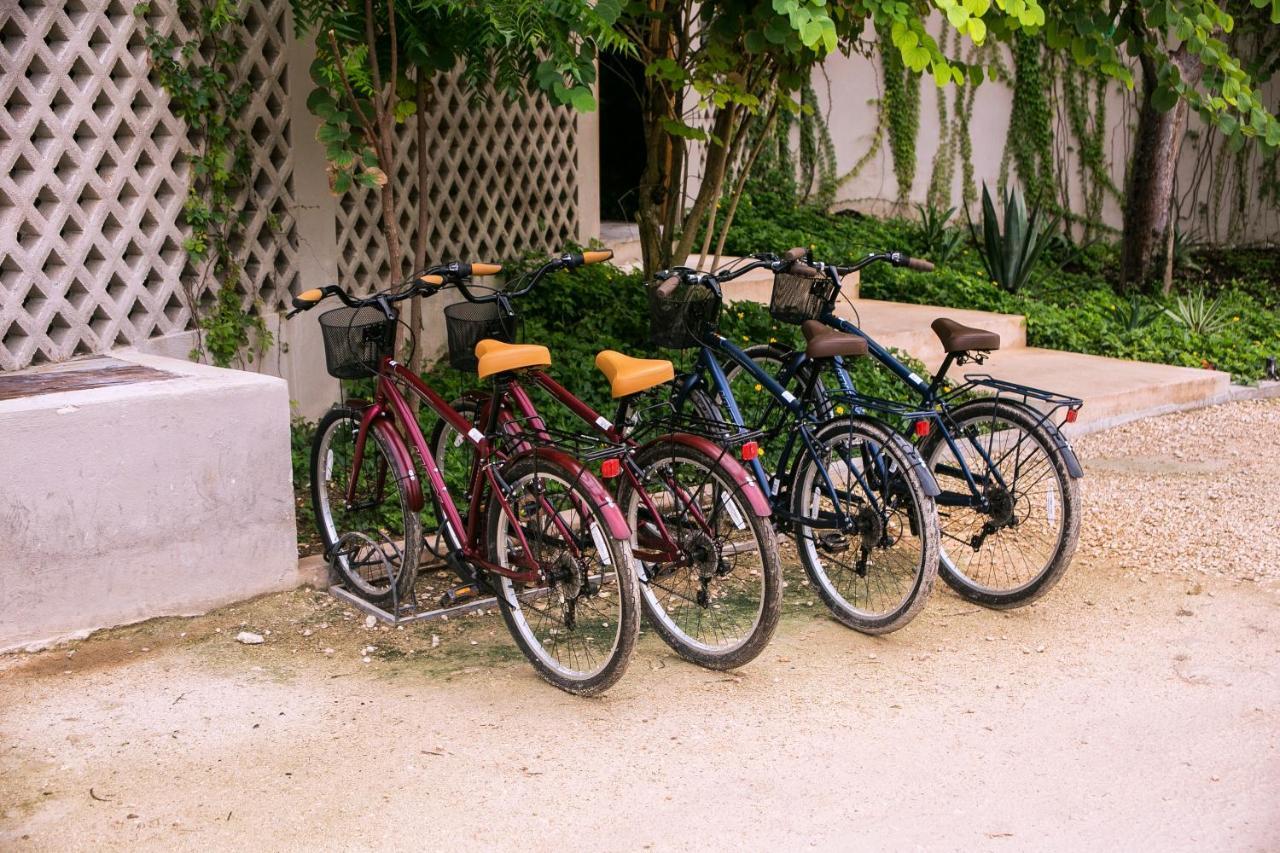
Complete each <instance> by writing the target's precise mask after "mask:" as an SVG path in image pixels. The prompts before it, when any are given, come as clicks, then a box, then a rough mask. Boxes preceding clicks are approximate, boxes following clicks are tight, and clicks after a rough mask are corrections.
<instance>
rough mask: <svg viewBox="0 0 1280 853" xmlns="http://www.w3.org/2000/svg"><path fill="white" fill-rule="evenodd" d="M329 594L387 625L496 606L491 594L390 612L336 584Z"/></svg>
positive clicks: (406, 606) (422, 620)
mask: <svg viewBox="0 0 1280 853" xmlns="http://www.w3.org/2000/svg"><path fill="white" fill-rule="evenodd" d="M329 594H330V595H332V596H333V597H334V598H336V599H338V600H339V601H341V602H342V603H343V604H349V605H351V606H352V607H354V608H356V609H357V610H361V611H363V612H365V613H367V614H369V615H370V616H373V617H374V618H375V619H378V620H379V621H381V622H386V623H387V624H388V625H404V624H407V623H410V622H430V621H432V620H434V619H439V618H441V617H442V616H453V615H454V614H455V613H456V614H463V613H470V612H471V611H473V610H487V609H488V608H490V607H497V606H498V599H496V598H493V597H492V596H490V597H488V598H478V599H476V600H474V601H468V602H464V603H463V604H455V605H454V606H453V607H440V608H437V609H435V610H423V611H419V610H418V609H417V608H416V607H414V606H412V605H409V604H406V605H405V606H404V607H401V608H398V609H399V610H400V613H399V614H398V615H397V614H396V613H392V612H390V611H387V610H384V609H383V608H381V607H379V606H378V605H376V604H370V603H369V602H367V601H365V600H364V599H363V598H361V597H360V596H358V595H355V594H353V593H351V592H350V591H348V590H346V589H343V588H342V587H341V586H339V585H338V584H334V585H333V586H331V587H329Z"/></svg>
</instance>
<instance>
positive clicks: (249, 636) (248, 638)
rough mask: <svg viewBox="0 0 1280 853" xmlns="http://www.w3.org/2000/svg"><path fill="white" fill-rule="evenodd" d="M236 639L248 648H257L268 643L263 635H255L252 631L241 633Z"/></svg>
mask: <svg viewBox="0 0 1280 853" xmlns="http://www.w3.org/2000/svg"><path fill="white" fill-rule="evenodd" d="M236 639H237V640H239V641H240V642H242V643H244V644H245V645H246V646H256V645H258V644H260V643H265V642H266V640H265V639H263V636H262V635H261V634H255V633H253V632H252V631H241V632H240V633H239V634H236Z"/></svg>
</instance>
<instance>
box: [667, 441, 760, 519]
mask: <svg viewBox="0 0 1280 853" xmlns="http://www.w3.org/2000/svg"><path fill="white" fill-rule="evenodd" d="M668 441H669V442H671V443H673V444H681V445H684V446H685V447H688V448H690V449H692V450H696V451H697V452H699V453H701V454H703V455H704V456H707V457H709V458H711V459H715V460H717V462H718V463H719V464H720V467H721V468H723V469H724V472H725V473H726V474H728V475H729V478H730V479H732V480H733V481H734V482H735V483H737V484H738V485H739V486H741V487H742V491H743V492H745V493H746V496H747V501H748V502H750V504H751V511H752V512H754V513H755V514H756V515H758V516H761V517H763V518H767V517H769V516H770V515H772V514H773V509H772V508H771V507H770V506H769V499H768V498H767V497H765V495H764V493H763V492H761V491H760V484H759V483H758V482H757V481H756V478H755V476H754V475H753V474H751V473H750V472H749V471H747V469H746V468H745V467H744V466H743V465H742V463H741V462H739V461H738V460H737V459H735V458H734V457H733V454H732V453H731V452H730V451H727V450H725V449H724V448H723V447H721V446H720V445H718V444H716V443H715V442H714V441H712V440H711V439H709V438H705V437H703V436H700V435H691V434H690V433H686V432H673V433H668V434H667V435H661V436H658V437H657V438H655V439H654V440H653V441H650V442H647V444H661V443H663V442H668Z"/></svg>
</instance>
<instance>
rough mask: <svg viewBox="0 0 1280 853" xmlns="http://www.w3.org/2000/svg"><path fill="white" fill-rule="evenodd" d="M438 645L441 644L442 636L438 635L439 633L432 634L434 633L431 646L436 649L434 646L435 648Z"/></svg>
mask: <svg viewBox="0 0 1280 853" xmlns="http://www.w3.org/2000/svg"><path fill="white" fill-rule="evenodd" d="M438 645H440V637H438V636H437V635H435V634H432V635H431V648H433V649H434V648H435V647H436V646H438Z"/></svg>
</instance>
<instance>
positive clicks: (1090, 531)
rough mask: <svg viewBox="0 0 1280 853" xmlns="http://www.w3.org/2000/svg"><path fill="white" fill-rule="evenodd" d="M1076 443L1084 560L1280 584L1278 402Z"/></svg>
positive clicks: (1176, 418)
mask: <svg viewBox="0 0 1280 853" xmlns="http://www.w3.org/2000/svg"><path fill="white" fill-rule="evenodd" d="M1075 446H1076V450H1077V453H1078V454H1079V456H1080V458H1081V459H1082V460H1083V464H1084V466H1085V468H1086V469H1087V473H1088V479H1086V480H1085V481H1084V485H1085V498H1084V504H1085V514H1084V518H1083V519H1082V523H1081V525H1080V529H1081V531H1082V533H1081V539H1080V543H1081V547H1080V550H1081V557H1085V558H1088V557H1101V558H1104V559H1106V560H1107V561H1108V562H1109V563H1110V564H1111V565H1113V566H1115V567H1117V568H1121V569H1128V570H1132V571H1134V572H1139V573H1150V574H1166V573H1175V574H1189V575H1220V576H1223V577H1230V578H1238V579H1241V580H1248V581H1253V580H1258V579H1261V578H1273V579H1274V578H1280V399H1272V400H1256V401H1246V402H1239V403H1231V404H1227V405H1223V406H1214V407H1211V408H1207V409H1197V410H1195V411H1190V412H1181V413H1178V414H1172V415H1166V416H1164V417H1161V418H1153V419H1150V420H1145V421H1135V422H1133V423H1129V424H1126V425H1124V426H1121V427H1117V428H1115V429H1112V430H1108V431H1106V432H1100V433H1094V434H1092V435H1087V436H1085V437H1083V438H1082V439H1080V440H1078V441H1077V442H1076V445H1075Z"/></svg>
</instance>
